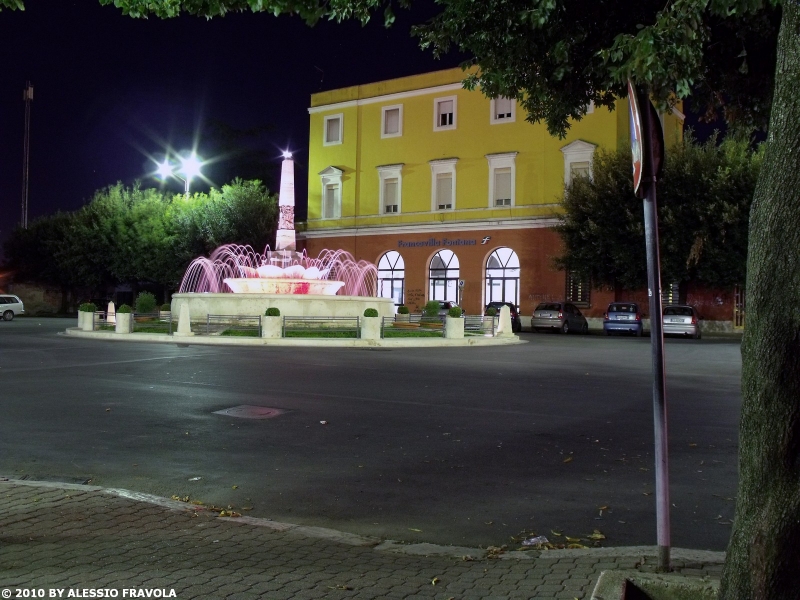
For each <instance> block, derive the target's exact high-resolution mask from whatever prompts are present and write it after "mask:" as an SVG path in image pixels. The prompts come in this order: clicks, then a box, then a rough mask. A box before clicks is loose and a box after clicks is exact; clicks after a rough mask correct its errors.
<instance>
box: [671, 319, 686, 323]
mask: <svg viewBox="0 0 800 600" xmlns="http://www.w3.org/2000/svg"><path fill="white" fill-rule="evenodd" d="M669 322H670V323H683V319H670V320H669Z"/></svg>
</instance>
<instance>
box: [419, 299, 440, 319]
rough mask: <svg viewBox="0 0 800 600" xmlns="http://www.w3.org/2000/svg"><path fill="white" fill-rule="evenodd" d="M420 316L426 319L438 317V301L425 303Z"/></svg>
mask: <svg viewBox="0 0 800 600" xmlns="http://www.w3.org/2000/svg"><path fill="white" fill-rule="evenodd" d="M422 314H423V315H425V316H426V317H438V316H439V301H438V300H429V301H428V302H426V303H425V306H424V307H423V308H422Z"/></svg>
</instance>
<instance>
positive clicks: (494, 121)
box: [489, 96, 517, 125]
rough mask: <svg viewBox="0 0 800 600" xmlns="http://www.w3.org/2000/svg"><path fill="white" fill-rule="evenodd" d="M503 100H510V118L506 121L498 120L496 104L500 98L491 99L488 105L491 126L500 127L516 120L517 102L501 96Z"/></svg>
mask: <svg viewBox="0 0 800 600" xmlns="http://www.w3.org/2000/svg"><path fill="white" fill-rule="evenodd" d="M502 99H503V100H511V116H510V117H508V118H507V119H498V118H497V108H496V104H495V103H496V102H497V100H500V98H492V101H491V102H490V103H489V110H490V112H489V123H490V124H491V125H501V124H503V123H513V122H514V121H516V120H517V101H516V100H514V98H506V97H505V96H502Z"/></svg>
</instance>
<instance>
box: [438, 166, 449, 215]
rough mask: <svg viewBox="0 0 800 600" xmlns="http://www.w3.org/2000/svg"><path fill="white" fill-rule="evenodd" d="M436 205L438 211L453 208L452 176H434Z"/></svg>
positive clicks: (444, 174)
mask: <svg viewBox="0 0 800 600" xmlns="http://www.w3.org/2000/svg"><path fill="white" fill-rule="evenodd" d="M436 204H437V206H438V207H439V209H446V208H452V207H453V176H452V175H451V174H450V173H439V174H438V175H437V176H436Z"/></svg>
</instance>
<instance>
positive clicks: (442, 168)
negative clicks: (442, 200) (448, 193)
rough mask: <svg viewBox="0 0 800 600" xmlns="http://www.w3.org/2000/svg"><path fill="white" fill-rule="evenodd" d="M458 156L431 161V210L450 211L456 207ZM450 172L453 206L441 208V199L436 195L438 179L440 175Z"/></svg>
mask: <svg viewBox="0 0 800 600" xmlns="http://www.w3.org/2000/svg"><path fill="white" fill-rule="evenodd" d="M457 162H458V159H457V158H442V159H439V160H432V161H430V165H431V211H433V212H449V211H453V210H455V209H456V163H457ZM445 173H450V176H451V177H452V181H453V186H452V190H453V197H452V205H453V206H452V208H441V209H440V208H439V206H438V205H439V199H438V198H437V197H436V179H437V176H438V175H443V174H445Z"/></svg>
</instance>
